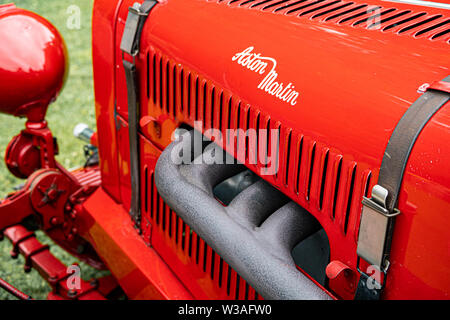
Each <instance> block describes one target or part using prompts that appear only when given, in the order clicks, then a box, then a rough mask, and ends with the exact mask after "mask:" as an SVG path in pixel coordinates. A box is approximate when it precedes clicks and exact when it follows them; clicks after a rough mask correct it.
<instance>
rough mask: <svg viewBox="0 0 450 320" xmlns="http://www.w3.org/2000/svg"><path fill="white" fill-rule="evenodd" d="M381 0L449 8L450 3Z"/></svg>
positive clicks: (418, 0)
mask: <svg viewBox="0 0 450 320" xmlns="http://www.w3.org/2000/svg"><path fill="white" fill-rule="evenodd" d="M383 1H385V2H397V3H405V4H414V5H417V6H424V7H433V8H439V9H446V10H450V4H448V3H440V2H431V1H422V0H383Z"/></svg>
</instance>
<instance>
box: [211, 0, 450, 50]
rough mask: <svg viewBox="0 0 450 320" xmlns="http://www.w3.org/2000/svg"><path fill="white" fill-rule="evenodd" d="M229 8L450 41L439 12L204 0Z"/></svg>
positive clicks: (282, 0) (322, 2)
mask: <svg viewBox="0 0 450 320" xmlns="http://www.w3.org/2000/svg"><path fill="white" fill-rule="evenodd" d="M206 1H208V2H215V3H220V4H226V5H228V6H230V7H235V8H243V9H248V10H259V11H261V12H269V13H273V14H284V15H287V16H289V15H295V16H297V17H301V18H309V19H311V20H319V21H322V22H330V23H331V22H333V23H336V24H340V25H343V24H346V25H351V26H353V27H359V28H366V29H369V30H379V31H382V32H394V33H397V34H399V35H400V34H405V35H406V34H407V35H410V36H412V37H414V38H428V39H430V40H440V41H444V42H447V43H450V35H449V33H450V19H449V17H448V16H444V15H442V14H430V13H427V12H423V11H421V12H417V11H412V10H401V9H398V8H386V7H382V6H374V5H370V4H361V3H356V2H351V1H350V2H349V1H342V0H206Z"/></svg>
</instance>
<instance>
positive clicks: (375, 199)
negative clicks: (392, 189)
mask: <svg viewBox="0 0 450 320" xmlns="http://www.w3.org/2000/svg"><path fill="white" fill-rule="evenodd" d="M387 197H388V191H387V190H386V189H385V188H383V187H382V186H380V185H376V186H374V187H373V190H372V197H371V198H370V199H369V198H366V197H364V198H363V201H362V204H363V209H362V213H361V225H360V230H359V236H358V248H357V254H358V256H359V257H361V258H363V259H364V260H366V261H367V262H368V263H370V264H372V265H374V266H376V267H378V269H379V270H381V271H383V272H384V271H386V270H387V268H388V267H389V260H388V252H387V251H388V248H387V246H386V245H387V243H388V242H389V237H390V235H389V234H390V232H389V230H390V226H391V222H392V218H394V217H396V216H398V215H399V214H400V211H399V210H398V209H394V212H392V213H390V212H389V210H388V209H387V208H386V200H387Z"/></svg>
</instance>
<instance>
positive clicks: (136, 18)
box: [120, 0, 158, 59]
mask: <svg viewBox="0 0 450 320" xmlns="http://www.w3.org/2000/svg"><path fill="white" fill-rule="evenodd" d="M157 3H158V2H157V1H156V0H146V1H145V2H144V3H143V4H139V3H137V2H136V3H134V4H133V6H131V7H129V8H128V16H127V22H126V24H125V30H124V32H123V36H122V41H121V43H120V50H122V57H123V55H124V53H128V54H129V55H130V56H132V57H133V59H134V57H136V56H137V55H138V53H139V49H140V48H139V47H140V40H141V33H142V29H143V27H144V23H145V21H146V20H147V17H148V15H149V14H150V11H151V9H152V8H153V7H154V6H155V5H156V4H157Z"/></svg>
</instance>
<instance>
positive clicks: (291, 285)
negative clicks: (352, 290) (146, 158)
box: [155, 131, 330, 300]
mask: <svg viewBox="0 0 450 320" xmlns="http://www.w3.org/2000/svg"><path fill="white" fill-rule="evenodd" d="M195 134H199V133H195ZM193 137H194V131H190V132H187V133H185V134H183V135H182V136H181V137H180V140H181V141H176V142H173V143H172V144H171V145H169V147H167V148H166V150H164V152H163V153H162V154H161V156H160V158H159V160H158V163H157V165H156V169H155V180H156V186H157V188H158V191H159V193H160V195H161V197H162V198H163V199H164V201H165V202H166V203H167V204H168V205H169V206H170V207H171V208H172V209H173V210H174V211H175V212H177V214H178V215H179V216H180V217H181V218H182V219H183V220H184V221H185V222H186V223H187V224H188V225H189V226H190V227H191V228H192V229H193V230H194V231H195V232H196V233H197V234H198V235H199V236H200V237H202V238H203V239H204V240H205V241H206V242H207V243H208V245H209V246H211V247H212V248H213V249H214V250H215V251H216V252H217V253H218V254H219V255H220V256H221V257H222V258H223V259H224V260H225V261H226V262H227V263H228V264H229V265H230V266H231V267H233V268H234V269H235V270H236V271H237V272H238V274H239V275H240V276H241V277H243V278H244V279H245V280H246V281H247V282H248V283H249V284H250V285H252V286H253V288H254V289H255V290H256V291H257V292H258V293H259V294H260V295H261V296H263V297H264V298H265V299H277V300H279V299H291V300H311V299H312V300H326V299H330V297H329V295H328V294H327V293H325V292H324V291H323V290H322V289H321V288H319V287H318V286H317V285H316V284H315V283H314V282H313V281H311V280H310V279H309V278H308V277H307V276H305V275H304V274H303V273H301V272H300V271H298V269H297V268H296V265H295V262H294V260H293V258H292V255H291V251H292V249H293V248H294V246H295V245H296V244H297V243H299V242H300V241H302V240H303V239H306V238H307V237H309V236H310V235H312V234H314V233H315V232H316V231H318V230H319V229H320V225H319V223H318V222H317V221H316V220H315V219H314V217H313V216H312V215H311V214H310V213H309V212H307V211H306V210H305V209H303V208H302V207H300V206H299V205H298V204H296V203H295V202H293V201H290V199H288V198H287V197H285V196H284V195H283V194H282V193H281V192H279V191H278V190H276V189H275V188H273V187H272V186H271V185H270V184H268V183H267V182H265V181H264V180H262V179H260V180H259V181H257V182H255V183H253V184H252V185H250V186H249V187H247V188H246V189H244V190H243V191H242V192H241V193H239V194H238V195H237V196H236V197H235V198H234V199H233V200H232V201H231V203H230V204H229V205H228V206H224V205H223V204H221V203H220V202H219V201H218V200H217V199H216V198H215V197H214V192H213V188H214V187H215V186H216V185H218V184H219V183H220V182H222V181H225V180H226V179H228V178H230V177H233V176H235V175H237V174H239V173H240V172H242V171H244V170H245V169H246V168H245V166H243V165H240V164H214V163H213V162H214V161H211V160H213V159H212V152H211V150H212V148H210V146H208V147H206V148H204V149H203V153H201V154H198V153H197V154H196V155H195V154H194V155H192V159H195V158H197V157H202V158H201V159H202V160H201V161H200V158H197V161H195V160H194V161H193V163H194V164H183V163H181V164H177V163H176V162H175V161H173V158H172V155H181V154H183V152H184V150H194V148H193V147H192V143H193V140H194V138H193ZM211 146H213V144H212V145H211ZM191 147H192V148H191ZM213 149H215V150H216V151H215V152H218V151H217V150H218V149H220V148H219V147H218V146H217V145H214V148H213ZM220 152H224V151H223V150H222V149H220ZM224 153H225V152H224ZM195 163H198V164H195ZM207 163H212V164H207Z"/></svg>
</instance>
